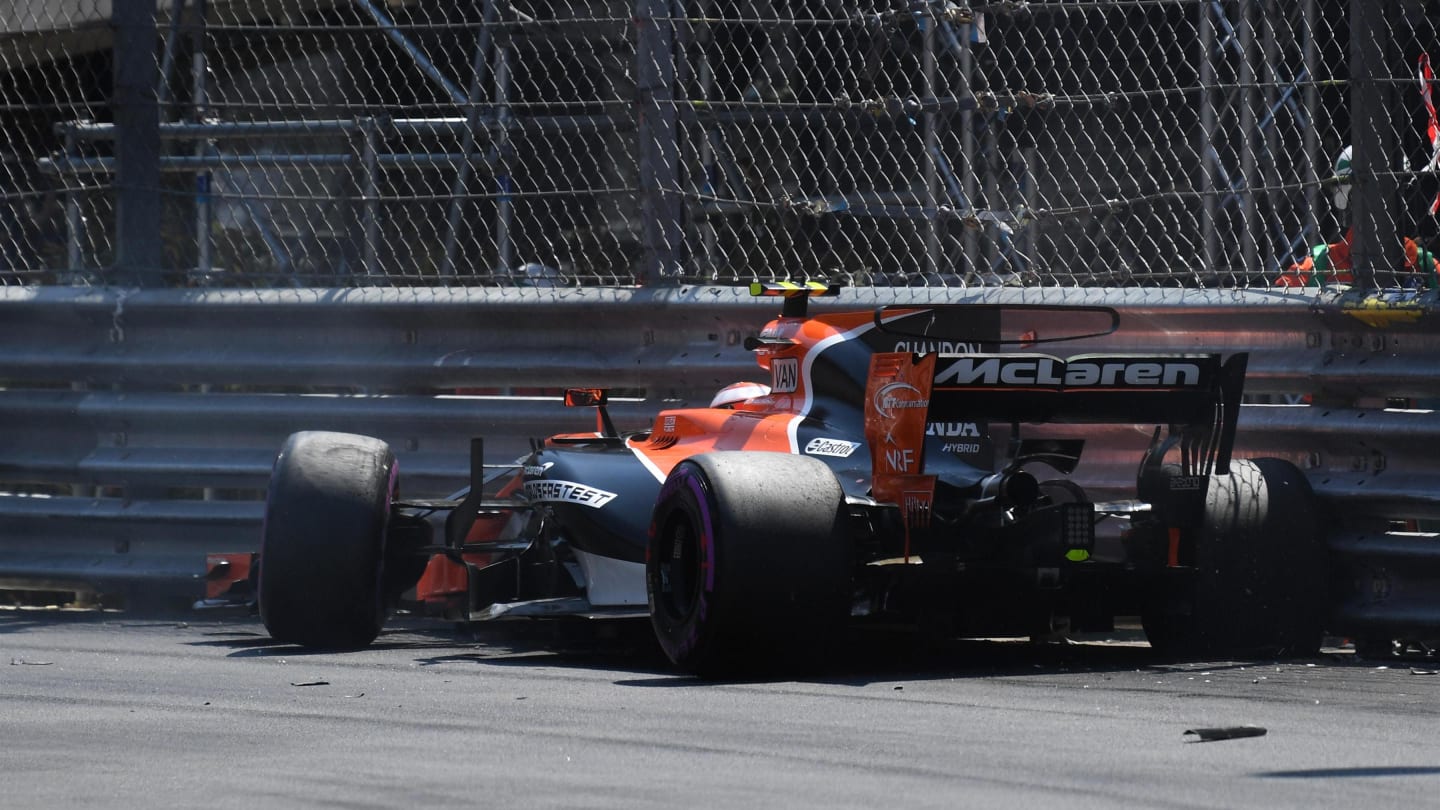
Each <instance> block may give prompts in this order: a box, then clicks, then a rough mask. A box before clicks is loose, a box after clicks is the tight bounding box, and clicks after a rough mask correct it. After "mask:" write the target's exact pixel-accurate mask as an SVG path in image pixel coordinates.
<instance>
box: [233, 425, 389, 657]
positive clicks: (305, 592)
mask: <svg viewBox="0 0 1440 810" xmlns="http://www.w3.org/2000/svg"><path fill="white" fill-rule="evenodd" d="M394 473H395V456H394V454H393V453H392V452H391V450H390V448H389V446H388V445H386V444H385V443H384V442H382V441H380V440H378V439H372V438H370V437H368V436H356V435H351V434H345V433H327V432H320V431H310V432H303V433H296V434H294V435H292V436H291V437H290V438H289V439H288V440H287V441H286V442H285V445H284V447H283V448H282V449H281V451H280V455H279V456H278V457H277V458H276V461H275V469H274V472H273V473H272V474H271V477H270V486H269V490H268V492H267V496H266V499H265V523H264V529H263V536H262V540H261V549H260V573H259V603H260V618H261V620H262V621H263V622H264V623H265V628H266V629H267V630H268V631H269V632H270V635H271V637H273V638H275V639H277V640H279V641H286V642H291V643H295V644H300V645H302V646H305V647H312V648H317V649H358V648H360V647H364V646H366V645H367V644H369V643H370V642H372V641H374V639H375V637H376V636H377V635H379V633H380V629H381V627H382V626H383V625H384V622H385V618H386V615H387V614H388V612H389V606H388V604H387V599H386V596H385V589H384V587H383V580H384V573H385V572H384V567H385V565H384V559H385V534H386V531H387V528H388V523H389V514H390V501H391V498H392V495H393V491H394Z"/></svg>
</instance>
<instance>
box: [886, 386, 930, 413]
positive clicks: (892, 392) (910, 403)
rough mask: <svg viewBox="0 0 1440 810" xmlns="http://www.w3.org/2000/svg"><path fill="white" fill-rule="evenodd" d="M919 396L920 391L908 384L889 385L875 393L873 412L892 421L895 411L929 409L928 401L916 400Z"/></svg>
mask: <svg viewBox="0 0 1440 810" xmlns="http://www.w3.org/2000/svg"><path fill="white" fill-rule="evenodd" d="M920 395H921V394H920V389H919V388H916V387H915V386H913V385H911V384H910V383H903V382H893V383H890V384H889V385H887V386H885V387H884V388H881V389H880V390H879V391H876V392H875V411H876V412H877V413H879V414H880V415H881V416H883V417H885V418H886V419H894V418H895V411H896V410H900V409H904V408H928V407H930V400H928V399H918V397H919V396H920Z"/></svg>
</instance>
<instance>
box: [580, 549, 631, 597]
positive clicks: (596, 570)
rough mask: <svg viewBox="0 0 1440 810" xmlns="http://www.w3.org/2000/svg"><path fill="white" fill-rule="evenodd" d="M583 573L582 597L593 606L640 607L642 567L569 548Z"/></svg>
mask: <svg viewBox="0 0 1440 810" xmlns="http://www.w3.org/2000/svg"><path fill="white" fill-rule="evenodd" d="M572 550H573V551H574V552H575V559H577V560H579V561H580V568H581V570H583V571H584V572H585V598H586V599H587V600H589V602H590V604H591V605H593V606H595V607H603V606H607V605H644V604H647V602H648V599H647V598H646V596H645V564H644V563H633V562H626V561H624V560H617V559H615V558H614V557H604V556H601V555H599V554H591V553H589V552H587V551H581V550H580V549H578V548H572Z"/></svg>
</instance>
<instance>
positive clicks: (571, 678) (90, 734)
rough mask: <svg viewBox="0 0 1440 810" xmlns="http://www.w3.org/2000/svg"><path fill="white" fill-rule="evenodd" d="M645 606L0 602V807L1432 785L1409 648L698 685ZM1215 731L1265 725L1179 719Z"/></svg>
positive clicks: (1098, 658)
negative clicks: (1384, 653)
mask: <svg viewBox="0 0 1440 810" xmlns="http://www.w3.org/2000/svg"><path fill="white" fill-rule="evenodd" d="M643 630H644V628H643V627H641V628H635V627H625V626H619V627H616V626H614V625H602V626H595V625H586V626H584V627H576V626H573V625H568V624H559V625H557V624H554V623H549V624H543V623H526V624H523V625H508V626H503V625H495V626H487V627H484V628H480V629H478V630H477V629H475V628H456V627H453V626H450V625H435V624H427V623H423V622H416V621H408V622H402V623H400V624H399V625H397V626H395V627H393V628H391V629H388V630H387V631H386V632H385V633H384V634H383V635H382V636H381V638H380V639H379V641H378V642H377V643H376V645H375V646H374V647H372V648H370V649H367V650H364V651H360V652H352V653H323V654H320V653H306V652H304V651H302V650H300V649H298V648H295V647H290V646H286V645H280V644H275V643H273V642H271V641H270V640H269V639H268V638H267V637H266V636H265V634H264V628H263V627H261V626H260V625H259V624H258V622H256V621H254V620H253V619H250V618H220V619H216V618H212V617H210V616H204V615H202V616H197V617H184V618H180V619H167V620H146V619H139V618H131V617H128V616H126V615H125V614H99V613H58V612H53V611H51V612H43V611H42V612H34V611H3V612H0V678H3V685H0V732H3V735H4V745H3V748H0V751H3V753H0V766H3V768H0V782H3V790H0V806H4V807H17V808H18V807H112V808H154V807H187V808H188V807H217V808H223V807H246V808H257V807H265V808H268V807H337V808H372V807H373V808H394V807H404V806H416V807H462V806H463V807H516V808H530V807H542V808H543V807H556V808H681V807H684V808H691V807H693V808H708V807H735V808H742V807H743V808H754V807H785V808H791V807H817V808H848V807H857V808H881V807H885V808H891V807H894V808H928V807H935V808H972V807H973V808H1010V807H1014V808H1036V807H1047V808H1152V809H1153V808H1159V809H1161V810H1164V809H1165V808H1177V809H1178V808H1205V809H1206V810H1210V809H1211V808H1244V807H1263V808H1267V810H1278V809H1279V808H1306V810H1313V809H1314V808H1322V807H1323V808H1328V807H1355V808H1364V809H1365V810H1374V809H1375V808H1387V807H1396V808H1400V807H1403V808H1419V807H1432V806H1436V803H1437V802H1440V798H1437V797H1440V722H1437V721H1440V717H1437V714H1440V674H1435V673H1434V672H1433V671H1432V669H1431V667H1430V665H1429V662H1427V661H1425V660H1419V661H1410V662H1401V661H1394V662H1389V663H1388V665H1378V664H1376V663H1375V662H1365V661H1360V660H1358V659H1356V657H1355V656H1354V655H1352V654H1350V653H1347V652H1339V651H1331V652H1327V653H1326V654H1324V655H1322V656H1321V657H1319V658H1316V659H1313V660H1308V661H1299V662H1285V663H1277V662H1274V661H1215V662H1199V663H1184V664H1170V663H1164V662H1161V661H1159V660H1157V659H1155V658H1154V656H1152V655H1151V653H1150V652H1149V650H1148V648H1147V647H1145V646H1144V645H1143V644H1139V643H1119V642H1110V643H1098V642H1093V641H1086V642H1084V643H1075V642H1065V641H1060V642H1050V643H1043V644H1030V643H1020V642H984V641H967V642H955V643H950V644H945V645H938V646H934V645H932V646H924V645H916V644H914V643H913V641H912V640H910V639H907V638H893V637H883V638H876V637H868V636H867V637H860V638H856V639H854V640H853V642H854V643H853V646H852V647H851V648H850V652H848V653H847V654H845V655H843V656H841V657H840V658H839V659H838V660H836V661H833V662H831V663H829V664H827V665H824V666H823V667H821V668H820V669H819V671H817V672H814V673H812V674H809V675H806V676H804V677H799V678H786V679H774V680H766V681H753V682H743V683H723V684H721V683H706V682H701V681H698V680H695V679H692V678H688V677H683V676H679V675H676V674H674V673H673V672H671V671H670V670H669V669H668V668H667V667H666V666H665V663H664V662H663V660H661V659H660V657H659V656H658V653H657V652H656V651H655V649H654V647H653V646H652V644H651V643H650V642H648V640H647V638H646V637H645V634H644V632H643ZM1242 726H1259V727H1263V728H1264V729H1265V734H1264V735H1263V736H1251V737H1244V738H1239V739H1228V740H1223V741H1213V742H1196V741H1195V740H1196V739H1197V736H1196V735H1193V734H1190V735H1187V734H1186V733H1185V732H1186V731H1187V730H1191V729H1201V728H1207V729H1208V728H1231V727H1242ZM1252 733H1255V732H1252Z"/></svg>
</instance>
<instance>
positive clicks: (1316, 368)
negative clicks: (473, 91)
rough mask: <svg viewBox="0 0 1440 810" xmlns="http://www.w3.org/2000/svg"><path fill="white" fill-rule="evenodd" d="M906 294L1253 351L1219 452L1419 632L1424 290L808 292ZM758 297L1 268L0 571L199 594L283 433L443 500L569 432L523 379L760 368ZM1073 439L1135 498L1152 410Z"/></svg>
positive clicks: (1351, 608) (1430, 463)
mask: <svg viewBox="0 0 1440 810" xmlns="http://www.w3.org/2000/svg"><path fill="white" fill-rule="evenodd" d="M906 303H910V304H942V303H992V304H1057V303H1065V304H1080V303H1084V304H1092V305H1105V306H1113V307H1116V308H1117V309H1118V310H1119V311H1120V313H1121V327H1120V330H1119V331H1118V332H1117V333H1116V334H1114V335H1110V336H1108V337H1105V338H1091V339H1086V340H1081V341H1076V342H1074V343H1071V344H1065V349H1064V351H1063V352H1062V353H1065V354H1072V353H1078V352H1084V351H1092V350H1105V351H1136V352H1151V351H1216V352H1225V353H1228V352H1236V351H1248V352H1250V353H1251V362H1250V373H1249V376H1248V380H1247V390H1248V392H1249V393H1250V396H1251V398H1252V400H1255V401H1256V403H1255V404H1251V405H1247V406H1246V407H1244V408H1242V413H1241V417H1240V430H1239V440H1238V446H1237V452H1238V453H1239V454H1240V455H1249V456H1275V457H1280V458H1285V459H1287V460H1289V461H1291V462H1292V463H1294V464H1295V465H1296V466H1297V467H1299V468H1300V469H1301V470H1303V471H1304V472H1305V474H1306V475H1307V476H1308V477H1309V479H1310V481H1311V483H1312V485H1313V487H1314V488H1315V490H1316V492H1317V493H1318V494H1319V496H1320V499H1321V502H1322V503H1323V505H1324V507H1325V508H1326V509H1327V510H1328V511H1329V512H1330V513H1331V515H1332V516H1333V520H1330V521H1329V525H1330V526H1331V529H1330V532H1331V535H1330V539H1331V550H1332V554H1333V555H1334V558H1335V560H1336V563H1337V565H1336V567H1335V571H1336V575H1335V582H1334V583H1333V590H1334V592H1335V595H1336V598H1335V604H1336V606H1337V607H1336V617H1337V618H1336V621H1337V622H1339V623H1340V624H1339V626H1343V627H1345V628H1347V629H1348V630H1350V631H1352V632H1360V631H1366V632H1370V631H1375V632H1384V631H1383V630H1379V631H1376V630H1375V628H1384V627H1389V626H1391V625H1390V624H1387V623H1394V624H1395V626H1397V627H1406V628H1412V629H1413V628H1416V627H1421V626H1425V627H1431V628H1432V629H1435V630H1436V631H1440V587H1433V586H1432V583H1430V582H1429V580H1428V579H1426V578H1427V577H1429V576H1430V574H1429V573H1428V572H1429V571H1430V569H1432V568H1436V567H1437V566H1440V540H1437V539H1436V538H1434V537H1433V536H1430V535H1424V534H1420V535H1403V534H1396V533H1394V532H1393V531H1392V528H1393V526H1394V525H1396V524H1398V523H1401V522H1405V521H1430V520H1440V473H1437V472H1436V471H1435V464H1434V460H1435V459H1436V458H1437V457H1440V414H1437V413H1436V412H1435V411H1434V410H1432V409H1430V408H1429V407H1427V405H1429V404H1431V403H1435V402H1440V360H1437V358H1440V311H1437V310H1436V308H1435V307H1436V300H1435V298H1434V297H1433V294H1413V293H1411V294H1398V293H1397V294H1394V295H1391V296H1388V297H1378V298H1377V297H1371V298H1361V297H1357V296H1355V295H1354V294H1345V295H1341V294H1335V293H1323V294H1315V295H1299V294H1295V293H1294V292H1293V291H1292V292H1290V293H1281V292H1259V291H1257V292H1241V291H1214V290H1212V291H1202V290H1180V289H1174V290H1140V289H1131V290H1108V291H1107V290H1078V291H1077V290H1071V291H1058V290H1037V289H987V290H968V291H967V290H933V289H921V288H910V289H906V290H894V289H876V288H858V289H850V290H845V291H843V293H842V295H841V297H840V298H839V299H836V300H830V299H817V300H816V301H813V302H812V306H813V307H814V308H815V309H816V310H817V311H820V310H824V309H856V308H859V309H865V308H869V307H873V306H879V305H890V304H906ZM774 309H775V304H774V303H773V300H771V299H760V300H756V299H751V298H749V297H748V296H746V295H744V294H743V293H742V292H741V291H738V290H735V289H733V288H717V287H680V288H673V289H661V290H654V289H652V290H604V289H511V290H494V289H491V290H485V289H454V290H393V289H371V290H269V291H201V290H191V291H184V290H130V291H120V290H83V289H65V288H48V289H10V290H0V345H4V346H5V347H6V350H5V353H4V355H3V357H4V359H3V362H0V383H3V386H4V388H3V389H0V439H3V441H0V487H3V488H4V489H5V490H7V491H8V492H9V493H10V494H9V495H6V496H4V497H0V537H3V538H4V539H3V540H0V586H6V587H12V588H13V587H25V586H27V585H28V586H31V587H33V586H34V585H35V584H36V583H52V584H53V583H67V582H68V583H71V584H73V585H75V586H76V587H87V588H92V589H98V590H100V591H123V592H126V593H130V594H138V595H141V596H143V595H146V594H149V595H152V596H153V595H157V594H168V595H171V596H174V597H176V598H179V597H182V596H184V597H191V596H194V595H195V594H196V593H197V592H198V590H197V589H198V588H199V584H198V583H197V582H195V581H194V580H195V578H197V577H199V576H200V575H201V574H202V573H203V564H204V556H205V554H206V553H207V552H216V551H245V550H254V549H255V548H256V547H257V544H258V529H259V520H260V512H261V504H260V499H261V498H262V497H263V489H264V486H265V483H266V480H267V476H268V473H269V469H270V464H271V462H272V460H273V456H274V453H275V452H276V450H277V448H278V447H279V445H280V443H281V442H282V441H283V439H284V437H285V436H286V435H288V434H289V433H291V432H293V431H296V430H302V429H317V428H318V429H329V430H342V431H351V432H358V433H364V434H368V435H374V436H377V437H379V438H382V439H384V440H386V441H387V442H389V443H390V444H391V446H392V447H393V448H394V449H395V452H396V455H397V458H398V459H399V463H400V467H401V470H402V476H401V482H402V487H404V489H405V494H406V495H407V496H411V497H426V496H445V495H449V494H451V493H453V492H455V491H456V490H457V489H459V488H460V487H461V486H463V485H464V483H465V482H466V480H467V459H468V451H469V447H468V440H469V438H470V437H471V436H477V435H478V436H484V437H485V438H486V448H487V455H488V458H489V459H490V460H491V461H495V462H505V461H509V460H511V459H515V458H517V457H519V456H520V455H522V454H523V453H524V452H525V451H526V450H527V448H528V447H529V441H530V439H532V438H541V437H543V436H545V435H548V434H550V433H553V432H557V431H566V430H576V429H578V430H588V429H590V426H591V425H592V424H593V421H592V420H591V417H590V416H589V415H588V414H585V413H577V412H573V411H566V410H565V409H564V408H563V407H562V406H561V404H560V401H559V397H558V396H544V395H543V393H544V392H543V391H541V390H538V389H541V388H545V389H549V390H551V391H552V392H553V391H556V390H558V389H559V388H563V387H567V386H595V385H603V386H606V387H611V388H612V389H619V390H618V391H617V393H619V394H622V395H625V396H621V397H620V398H619V400H618V401H617V402H616V404H615V405H614V406H613V408H612V415H613V416H614V418H615V421H616V423H617V425H618V426H619V427H621V428H622V429H626V428H633V429H638V428H643V427H645V426H647V425H648V424H649V423H650V421H651V419H652V418H653V416H654V414H655V413H656V412H658V411H659V410H660V409H661V408H664V407H672V406H676V405H683V404H696V403H701V404H703V403H704V402H707V401H708V400H709V397H710V396H711V395H712V394H713V392H714V391H715V390H716V389H718V388H719V387H720V386H723V385H725V384H727V383H730V382H734V381H736V380H740V379H758V378H760V376H761V375H760V370H759V369H758V368H756V367H755V365H754V363H753V360H752V358H751V356H750V355H749V353H748V352H747V351H746V350H745V349H744V347H743V343H744V339H745V338H746V337H747V336H749V335H752V334H754V333H756V332H757V331H758V329H759V328H760V327H761V326H762V325H763V324H764V322H765V321H766V320H768V319H769V318H770V317H773V315H774V314H775V313H774ZM1052 318H1053V316H1052ZM1047 327H1048V328H1050V329H1052V330H1054V329H1056V328H1058V327H1056V326H1054V325H1053V321H1043V320H1027V319H1026V318H1025V317H1023V316H1020V317H1016V318H1014V319H1012V320H1010V321H1009V322H1006V323H1002V329H1003V330H1005V331H1006V333H1007V334H1009V333H1014V334H1018V333H1021V332H1028V331H1037V330H1038V331H1039V332H1040V333H1041V335H1042V336H1043V335H1044V334H1045V330H1046V329H1047ZM1302 399H1303V400H1304V401H1306V402H1308V404H1285V403H1289V402H1300V401H1301V400H1302ZM1401 399H1404V400H1405V402H1403V403H1402V402H1400V401H1399V400H1401ZM1263 403H1270V404H1263ZM1401 405H1406V406H1409V407H1400V406H1401ZM1047 430H1053V431H1061V430H1065V428H1064V427H1062V426H1052V428H1047ZM1085 437H1086V438H1087V441H1088V445H1087V451H1086V454H1085V457H1084V460H1083V462H1082V464H1081V467H1080V469H1079V470H1078V471H1077V480H1078V481H1079V482H1080V483H1081V484H1082V485H1083V486H1085V487H1086V489H1087V491H1089V492H1091V494H1092V496H1093V497H1096V498H1097V499H1111V498H1120V497H1125V496H1127V495H1128V494H1129V493H1131V492H1132V491H1133V483H1134V476H1135V472H1136V464H1137V460H1138V458H1139V454H1140V453H1141V452H1142V451H1143V449H1144V447H1145V445H1146V443H1147V441H1148V439H1149V431H1148V429H1137V428H1133V427H1130V426H1109V427H1099V428H1097V427H1095V426H1086V428H1085ZM1392 594H1394V595H1395V596H1394V597H1393V599H1392V596H1391V595H1392ZM1402 597H1403V598H1402ZM1426 600H1430V601H1426ZM1431 602H1433V603H1434V604H1431ZM1392 604H1393V605H1394V606H1395V608H1394V611H1391V608H1390V607H1389V606H1391V605H1392ZM1402 608H1403V610H1402ZM1425 610H1429V611H1430V612H1429V613H1425V612H1424V611H1425ZM1417 611H1419V613H1418V614H1417ZM1401 613H1404V615H1400V614H1401ZM1417 615H1419V616H1420V617H1421V618H1420V619H1417V618H1416V616H1417ZM1422 619H1423V621H1422ZM1424 622H1430V624H1428V625H1426V624H1424Z"/></svg>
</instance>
